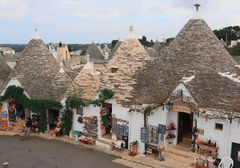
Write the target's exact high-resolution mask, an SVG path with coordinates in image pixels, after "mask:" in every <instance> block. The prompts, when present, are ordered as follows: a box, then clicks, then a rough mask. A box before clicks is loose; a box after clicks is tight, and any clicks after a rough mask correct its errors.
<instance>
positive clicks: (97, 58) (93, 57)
mask: <svg viewBox="0 0 240 168" xmlns="http://www.w3.org/2000/svg"><path fill="white" fill-rule="evenodd" d="M85 55H89V56H90V61H91V62H94V63H101V62H103V61H104V56H103V54H102V52H101V51H100V49H99V48H98V47H97V46H96V44H95V43H92V44H91V45H90V46H89V47H88V49H87V51H86V54H85Z"/></svg>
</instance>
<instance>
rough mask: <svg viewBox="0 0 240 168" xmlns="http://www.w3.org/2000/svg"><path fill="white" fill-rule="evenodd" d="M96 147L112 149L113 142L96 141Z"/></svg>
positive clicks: (107, 140) (105, 140)
mask: <svg viewBox="0 0 240 168" xmlns="http://www.w3.org/2000/svg"><path fill="white" fill-rule="evenodd" d="M96 145H98V146H101V147H104V148H107V149H111V147H112V144H111V140H109V139H103V138H102V139H97V140H96Z"/></svg>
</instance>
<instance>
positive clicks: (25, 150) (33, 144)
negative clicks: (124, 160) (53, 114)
mask: <svg viewBox="0 0 240 168" xmlns="http://www.w3.org/2000/svg"><path fill="white" fill-rule="evenodd" d="M114 159H116V158H115V157H113V156H110V155H107V154H105V153H101V152H97V151H93V150H91V149H87V148H85V147H77V146H74V145H72V144H68V143H64V142H61V141H58V140H44V139H41V138H37V137H23V136H15V137H13V136H0V163H1V165H0V167H1V166H2V164H3V163H4V162H9V168H93V167H97V168H113V167H114V168H126V167H125V166H122V165H119V164H116V163H113V162H112V160H114Z"/></svg>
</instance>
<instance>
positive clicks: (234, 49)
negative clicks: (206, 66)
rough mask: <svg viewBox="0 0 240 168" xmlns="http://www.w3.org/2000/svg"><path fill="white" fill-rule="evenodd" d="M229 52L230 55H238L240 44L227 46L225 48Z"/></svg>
mask: <svg viewBox="0 0 240 168" xmlns="http://www.w3.org/2000/svg"><path fill="white" fill-rule="evenodd" d="M227 50H228V52H229V54H231V55H234V56H236V55H240V44H239V43H238V44H237V45H235V46H233V47H229V48H227Z"/></svg>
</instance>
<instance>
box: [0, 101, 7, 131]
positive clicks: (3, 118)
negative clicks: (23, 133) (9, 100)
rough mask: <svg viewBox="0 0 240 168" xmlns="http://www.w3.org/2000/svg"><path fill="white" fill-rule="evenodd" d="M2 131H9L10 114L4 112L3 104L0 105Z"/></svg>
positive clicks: (0, 128)
mask: <svg viewBox="0 0 240 168" xmlns="http://www.w3.org/2000/svg"><path fill="white" fill-rule="evenodd" d="M0 130H4V131H5V130H8V114H7V113H6V112H4V111H3V105H2V103H0Z"/></svg>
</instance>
